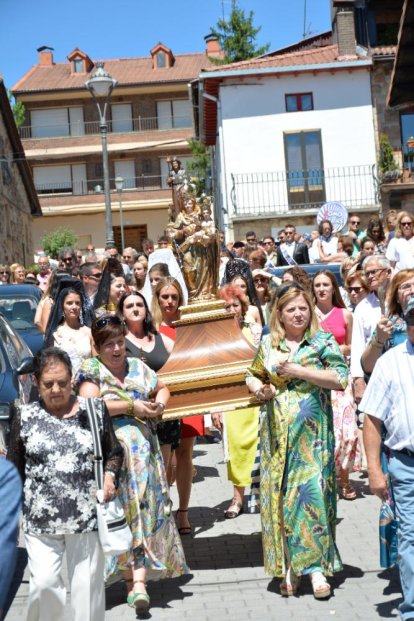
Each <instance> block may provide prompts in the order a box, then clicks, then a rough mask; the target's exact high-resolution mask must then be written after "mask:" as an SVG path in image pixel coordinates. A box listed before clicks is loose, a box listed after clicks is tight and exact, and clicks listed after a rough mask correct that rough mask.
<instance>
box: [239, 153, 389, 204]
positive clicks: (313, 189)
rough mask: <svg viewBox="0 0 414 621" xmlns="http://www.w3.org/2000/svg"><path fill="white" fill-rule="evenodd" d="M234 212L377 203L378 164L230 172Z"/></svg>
mask: <svg viewBox="0 0 414 621" xmlns="http://www.w3.org/2000/svg"><path fill="white" fill-rule="evenodd" d="M231 178H232V188H231V201H232V203H233V209H234V215H235V216H265V215H269V216H272V215H278V214H284V213H289V211H292V210H304V209H318V208H319V207H321V205H323V204H324V203H326V202H330V201H336V202H340V203H343V204H344V205H345V207H347V208H348V209H358V208H362V207H373V208H374V207H376V206H377V205H378V184H377V180H376V176H375V165H361V166H346V167H338V168H323V169H308V170H293V171H292V170H291V171H277V172H258V173H251V172H249V173H235V174H232V175H231Z"/></svg>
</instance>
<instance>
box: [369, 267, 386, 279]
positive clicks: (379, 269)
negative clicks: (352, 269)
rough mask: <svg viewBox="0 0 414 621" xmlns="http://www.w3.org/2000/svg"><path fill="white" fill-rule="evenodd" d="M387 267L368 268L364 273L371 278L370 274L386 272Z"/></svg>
mask: <svg viewBox="0 0 414 621" xmlns="http://www.w3.org/2000/svg"><path fill="white" fill-rule="evenodd" d="M386 269H387V268H386V267H377V269H375V270H366V271H365V272H364V274H365V276H366V277H367V278H370V276H375V274H378V272H384V271H385V270H386Z"/></svg>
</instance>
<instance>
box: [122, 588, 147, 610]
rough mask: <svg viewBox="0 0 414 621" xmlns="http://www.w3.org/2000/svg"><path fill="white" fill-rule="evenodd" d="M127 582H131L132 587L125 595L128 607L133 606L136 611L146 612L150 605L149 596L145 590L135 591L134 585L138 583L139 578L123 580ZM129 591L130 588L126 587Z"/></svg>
mask: <svg viewBox="0 0 414 621" xmlns="http://www.w3.org/2000/svg"><path fill="white" fill-rule="evenodd" d="M125 582H126V583H127V584H132V586H133V589H132V591H133V592H132V593H131V594H130V595H128V596H127V604H128V606H129V607H130V608H135V610H136V612H139V613H142V612H146V611H147V610H148V608H149V605H150V596H149V595H148V593H145V592H137V593H136V592H135V590H134V589H135V585H136V584H139V583H140V582H142V581H140V580H137V581H136V582H134V581H133V580H125ZM128 590H129V591H130V590H131V589H129V588H128Z"/></svg>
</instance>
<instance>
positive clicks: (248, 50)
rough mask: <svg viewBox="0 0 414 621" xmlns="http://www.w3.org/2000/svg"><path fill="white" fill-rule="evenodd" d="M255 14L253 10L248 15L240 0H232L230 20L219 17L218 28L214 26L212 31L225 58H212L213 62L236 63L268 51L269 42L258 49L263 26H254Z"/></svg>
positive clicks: (221, 63) (219, 63)
mask: <svg viewBox="0 0 414 621" xmlns="http://www.w3.org/2000/svg"><path fill="white" fill-rule="evenodd" d="M253 16H254V13H253V11H250V13H249V16H248V17H246V15H245V12H244V10H243V9H241V8H240V7H239V5H238V0H232V3H231V13H230V17H229V18H228V20H227V21H226V20H225V19H219V20H218V22H217V26H216V28H212V29H211V32H210V34H212V35H214V36H215V37H217V39H218V40H219V42H220V45H221V47H222V49H223V51H224V54H225V56H224V58H210V60H211V61H212V62H213V63H215V64H218V65H223V64H226V63H236V62H238V61H240V60H247V59H248V58H254V57H255V56H261V55H262V54H265V53H266V52H267V50H268V49H269V43H267V44H266V45H263V46H262V47H259V48H257V49H256V44H255V39H256V37H257V35H258V33H259V32H260V30H261V28H260V27H259V28H255V27H254V26H253Z"/></svg>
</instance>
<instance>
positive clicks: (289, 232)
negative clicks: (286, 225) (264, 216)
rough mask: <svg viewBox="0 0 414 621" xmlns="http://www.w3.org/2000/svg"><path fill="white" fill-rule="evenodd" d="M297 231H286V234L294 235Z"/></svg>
mask: <svg viewBox="0 0 414 621" xmlns="http://www.w3.org/2000/svg"><path fill="white" fill-rule="evenodd" d="M294 234H295V231H285V235H294Z"/></svg>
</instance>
